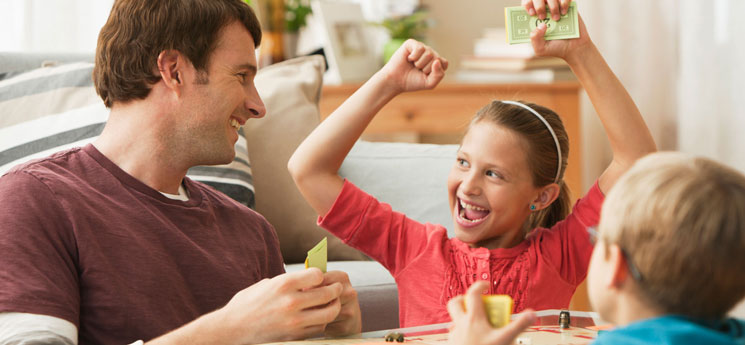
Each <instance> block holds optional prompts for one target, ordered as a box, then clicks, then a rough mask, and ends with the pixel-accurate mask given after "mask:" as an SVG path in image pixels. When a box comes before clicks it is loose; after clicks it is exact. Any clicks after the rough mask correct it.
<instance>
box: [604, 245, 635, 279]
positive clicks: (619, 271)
mask: <svg viewBox="0 0 745 345" xmlns="http://www.w3.org/2000/svg"><path fill="white" fill-rule="evenodd" d="M606 250H607V251H608V252H607V253H606V258H607V259H608V269H609V271H608V275H607V276H606V277H607V278H608V281H607V282H606V284H607V285H606V286H608V287H613V288H615V289H620V288H621V287H622V286H623V285H624V284H625V283H626V281H627V280H628V278H629V267H628V263H627V261H626V256H625V255H623V250H621V247H619V246H618V245H617V244H610V245H608V246H606Z"/></svg>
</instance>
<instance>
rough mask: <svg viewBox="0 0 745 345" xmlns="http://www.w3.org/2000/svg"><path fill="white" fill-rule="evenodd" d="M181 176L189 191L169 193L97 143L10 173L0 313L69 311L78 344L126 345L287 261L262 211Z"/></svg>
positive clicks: (4, 183) (214, 304) (4, 202)
mask: <svg viewBox="0 0 745 345" xmlns="http://www.w3.org/2000/svg"><path fill="white" fill-rule="evenodd" d="M152 164H158V162H153V163H152ZM184 185H185V187H186V190H187V192H188V193H189V200H188V201H178V200H171V199H169V198H167V197H165V196H163V195H162V194H161V193H159V192H158V191H156V190H154V189H152V188H150V187H148V186H147V185H145V184H143V183H142V182H140V181H138V180H137V179H135V178H134V177H132V176H130V175H128V174H127V173H125V172H124V171H123V170H121V169H120V168H119V167H118V166H116V165H115V164H114V163H113V162H111V161H110V160H109V159H107V158H106V157H105V156H104V155H103V154H101V153H100V152H99V151H98V150H97V149H96V148H95V147H94V146H92V145H88V146H85V147H84V148H75V149H71V150H67V151H64V152H60V153H57V154H54V155H52V156H50V157H47V158H44V159H41V160H37V161H34V162H31V163H29V164H25V165H22V166H19V167H16V168H14V169H13V170H12V171H10V172H8V173H7V174H6V175H5V176H3V177H2V178H0V312H24V313H34V314H44V315H50V316H55V317H59V318H62V319H65V320H68V321H70V322H72V323H74V324H75V325H76V326H77V327H78V330H79V336H78V338H79V342H80V344H87V343H97V344H117V343H119V344H125V343H129V342H132V341H135V340H137V339H143V340H148V339H152V338H154V337H157V336H159V335H161V334H164V333H166V332H168V331H171V330H173V329H175V328H178V327H179V326H182V325H184V324H186V323H188V322H189V321H191V320H194V319H196V318H197V317H198V316H200V315H202V314H205V313H208V312H210V311H213V310H215V309H217V308H220V307H222V306H223V305H225V304H226V303H227V302H228V301H229V300H230V299H231V297H232V296H233V295H234V294H235V293H236V292H238V291H240V290H242V289H244V288H246V287H248V286H249V285H251V284H253V283H255V282H257V281H259V280H261V279H263V278H269V277H273V276H275V275H278V274H281V273H283V272H284V267H283V264H282V256H281V254H280V251H279V242H278V239H277V236H276V233H275V232H274V229H273V228H272V226H271V225H270V224H269V223H267V221H266V220H265V219H264V218H263V217H262V216H261V215H259V214H258V213H256V212H254V211H252V210H250V209H249V208H247V207H245V206H243V205H242V204H240V203H238V202H235V201H233V200H232V199H230V198H228V197H227V196H225V195H223V194H221V193H219V192H217V191H215V190H213V189H211V188H210V187H207V186H205V185H203V184H200V183H198V182H194V181H192V180H189V179H188V178H187V179H185V180H184Z"/></svg>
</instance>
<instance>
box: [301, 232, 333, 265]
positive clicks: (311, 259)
mask: <svg viewBox="0 0 745 345" xmlns="http://www.w3.org/2000/svg"><path fill="white" fill-rule="evenodd" d="M326 243H327V241H326V237H324V238H323V239H322V240H321V241H320V242H318V244H316V246H315V247H313V249H311V250H309V251H308V257H306V258H305V268H308V267H316V268H318V269H320V270H321V272H323V273H326V261H327V257H328V254H327V249H326V248H327V245H326Z"/></svg>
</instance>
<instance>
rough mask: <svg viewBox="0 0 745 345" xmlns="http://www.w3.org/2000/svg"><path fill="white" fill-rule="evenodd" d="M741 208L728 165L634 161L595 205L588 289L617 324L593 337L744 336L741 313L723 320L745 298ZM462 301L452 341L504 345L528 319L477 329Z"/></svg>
mask: <svg viewBox="0 0 745 345" xmlns="http://www.w3.org/2000/svg"><path fill="white" fill-rule="evenodd" d="M744 211H745V176H743V175H742V174H740V173H739V172H737V171H735V170H733V169H731V168H729V167H726V166H724V165H722V164H719V163H716V162H714V161H711V160H709V159H706V158H694V157H689V156H686V155H684V154H680V153H657V154H652V155H649V156H647V157H645V158H643V159H641V160H639V161H638V162H637V163H636V164H635V165H634V166H633V167H632V168H631V170H629V171H628V172H627V174H626V175H624V176H623V177H622V178H621V179H620V180H619V182H618V184H617V185H616V188H613V189H612V190H611V192H610V193H609V194H608V196H607V198H606V200H605V204H604V205H603V209H602V214H601V220H600V225H599V229H600V231H599V232H600V236H599V239H598V242H597V244H596V246H595V251H594V252H593V255H592V259H591V260H590V271H589V276H588V290H589V294H590V302H591V303H592V305H593V308H594V309H595V310H596V311H597V312H598V313H599V314H600V316H601V317H602V318H603V319H605V320H607V321H609V322H611V323H614V324H616V325H618V328H616V329H615V330H613V331H611V332H606V333H603V334H601V335H600V336H599V337H598V338H597V340H596V341H595V342H594V344H722V345H724V344H745V321H743V320H736V319H728V318H726V314H727V312H728V311H730V310H731V309H732V308H733V307H734V306H735V305H736V304H737V303H738V302H739V301H740V300H742V299H743V297H745V279H743V278H742V273H743V272H745V212H744ZM480 289H483V286H481V287H479V286H474V287H472V288H471V289H470V290H469V292H468V294H467V296H466V297H465V298H470V299H473V300H474V301H478V299H479V298H480V297H479V296H480ZM462 302H463V300H462V297H461V298H455V299H453V300H451V301H450V303H449V305H448V309H449V311H450V313H451V315H452V317H453V321H454V323H455V326H454V328H453V331H452V333H451V342H453V343H460V344H464V343H463V342H461V340H462V339H467V340H468V342H467V343H468V344H487V343H488V344H510V343H511V341H512V340H513V339H514V337H515V336H516V335H517V333H518V332H519V330H520V329H524V328H525V327H526V326H527V325H529V324H530V321H531V317H532V315H526V316H524V317H523V318H521V319H520V320H519V321H518V322H515V323H514V324H515V325H514V326H512V325H511V327H509V328H505V329H499V330H495V329H489V330H486V329H482V330H481V332H482V336H481V337H479V336H478V335H474V333H475V332H477V331H478V330H479V328H480V327H482V326H483V324H484V323H486V322H487V321H486V318H485V317H484V314H483V308H481V309H478V308H474V310H469V311H468V312H465V311H464V310H463V307H462ZM472 305H478V304H477V303H473V304H472ZM479 306H480V305H479ZM528 314H529V313H528ZM467 337H470V338H471V339H468V338H467Z"/></svg>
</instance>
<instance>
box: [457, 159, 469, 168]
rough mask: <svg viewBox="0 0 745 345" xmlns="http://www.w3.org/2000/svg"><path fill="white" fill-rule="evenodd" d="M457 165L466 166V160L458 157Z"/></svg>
mask: <svg viewBox="0 0 745 345" xmlns="http://www.w3.org/2000/svg"><path fill="white" fill-rule="evenodd" d="M458 165H460V166H462V167H464V168H468V161H466V160H465V159H463V158H458Z"/></svg>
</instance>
